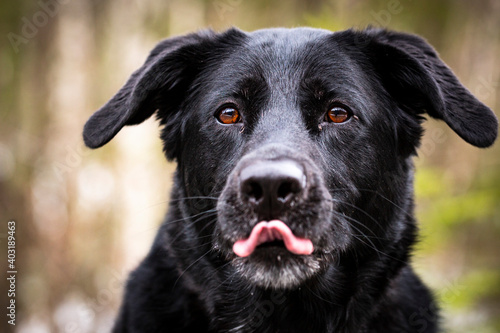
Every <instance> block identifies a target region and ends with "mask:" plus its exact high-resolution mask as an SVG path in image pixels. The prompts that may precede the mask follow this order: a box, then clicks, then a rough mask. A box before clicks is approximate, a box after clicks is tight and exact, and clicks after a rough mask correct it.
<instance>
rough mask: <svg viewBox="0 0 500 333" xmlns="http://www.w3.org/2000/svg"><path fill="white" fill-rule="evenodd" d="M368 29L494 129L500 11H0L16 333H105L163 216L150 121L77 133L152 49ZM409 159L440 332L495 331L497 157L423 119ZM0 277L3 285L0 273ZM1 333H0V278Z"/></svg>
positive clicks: (420, 264)
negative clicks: (176, 40) (109, 131)
mask: <svg viewBox="0 0 500 333" xmlns="http://www.w3.org/2000/svg"><path fill="white" fill-rule="evenodd" d="M304 25H307V26H314V27H321V28H326V29H331V30H339V29H345V28H349V27H357V28H363V27H366V26H367V25H374V26H382V27H388V28H393V29H398V30H404V31H408V32H413V33H417V34H420V35H422V36H424V37H425V38H426V39H427V40H428V41H429V42H430V43H431V44H432V45H434V46H435V48H436V49H437V50H438V52H439V53H440V55H441V57H442V58H443V59H444V60H445V62H447V63H448V65H449V66H450V67H451V68H452V69H453V70H454V71H455V73H456V74H457V76H458V77H459V78H460V79H461V81H462V82H463V83H464V84H465V86H466V87H468V88H469V89H470V90H471V91H472V92H473V93H474V94H475V95H476V96H477V97H478V98H479V99H480V100H481V101H482V102H484V103H486V104H487V105H489V106H490V107H491V108H493V109H494V110H496V112H497V115H500V113H499V112H500V1H497V0H479V1H466V0H461V1H460V0H457V1H452V0H448V1H436V0H425V1H423V0H421V1H412V0H380V1H379V0H373V1H357V0H350V1H347V0H346V1H322V0H307V1H299V0H292V1H264V0H253V1H250V0H166V1H153V0H92V1H83V0H80V1H77V0H40V1H32V0H16V1H2V2H0V35H1V36H2V42H1V43H0V223H1V228H0V247H1V250H0V255H1V256H0V268H1V269H2V272H6V271H7V270H8V268H7V259H6V258H7V253H6V251H7V222H8V221H9V220H15V221H16V227H17V229H16V247H17V248H16V250H17V258H16V260H17V261H16V268H17V271H18V273H17V281H16V282H17V284H16V289H17V290H16V310H17V321H16V326H15V331H16V332H22V333H28V332H29V333H31V332H36V333H45V332H78V333H87V332H108V331H109V330H110V327H111V325H112V322H113V318H114V316H115V314H116V311H117V308H118V306H119V302H120V298H121V296H122V288H123V284H124V281H125V279H126V277H127V275H128V273H129V272H130V270H131V269H133V268H134V267H135V266H136V265H137V264H138V263H139V261H140V260H141V258H142V257H143V256H144V255H145V254H146V252H147V251H148V249H149V246H150V245H151V243H152V238H153V237H154V235H155V232H156V229H157V227H158V225H159V223H160V221H161V219H162V216H163V214H164V213H165V211H166V208H167V202H168V193H169V187H170V185H171V179H172V172H173V170H174V167H175V166H174V165H172V164H168V163H167V162H166V161H165V159H164V157H163V156H162V154H161V144H160V140H159V130H158V128H157V123H156V122H155V121H154V120H153V119H150V120H148V121H147V122H145V123H144V124H142V125H141V126H137V127H129V128H126V129H125V130H123V131H122V132H121V133H119V134H118V135H117V137H116V138H115V139H114V140H113V141H112V142H111V143H110V144H108V145H106V146H105V147H103V148H101V149H99V150H96V151H91V150H89V149H86V148H84V146H83V143H82V138H81V132H82V127H83V124H84V123H85V121H86V119H87V118H88V117H89V116H90V115H91V114H92V112H93V111H94V110H96V109H98V108H99V107H100V106H101V105H102V104H104V103H105V102H106V101H107V100H108V99H109V98H110V97H111V96H112V95H113V94H114V93H115V92H116V91H117V90H118V89H119V88H120V87H121V86H122V84H123V83H124V82H125V80H126V79H127V78H128V76H129V75H130V74H131V73H132V72H133V71H134V70H135V69H136V68H138V67H139V66H140V65H141V64H142V62H143V61H144V60H145V58H146V56H147V54H148V52H149V50H150V49H151V48H152V47H153V46H154V45H155V44H156V42H157V41H158V40H160V39H162V38H165V37H169V36H174V35H179V34H184V33H187V32H192V31H196V30H198V29H201V28H205V27H212V28H213V29H215V30H223V29H226V28H228V27H230V26H237V27H239V28H241V29H243V30H254V29H259V28H264V27H273V26H285V27H296V26H304ZM425 127H426V135H425V137H424V139H423V143H422V147H421V149H420V151H419V158H418V159H416V164H417V170H418V171H417V174H416V192H417V215H418V218H419V221H420V227H421V242H420V243H419V245H418V246H417V251H416V253H415V256H414V263H415V266H416V268H417V270H418V272H419V273H420V275H421V276H422V277H423V279H424V280H425V281H426V283H427V284H428V285H429V286H431V287H432V288H433V290H434V291H435V294H436V295H437V297H438V299H439V302H440V305H441V307H442V309H443V322H444V325H445V327H446V329H447V331H448V332H460V333H461V332H468V333H471V332H474V333H479V332H481V333H490V332H492V333H493V332H500V245H499V243H500V144H498V143H497V144H496V146H494V147H493V148H490V149H486V150H480V149H477V148H474V147H472V146H469V145H468V144H466V143H465V142H463V141H461V140H460V139H459V138H458V137H457V136H456V135H455V134H454V133H453V132H452V131H451V130H450V129H449V128H447V127H446V125H444V124H443V123H438V122H435V121H429V122H428V123H426V124H425ZM2 276H4V274H3V273H2ZM0 286H1V296H0V300H1V304H0V308H2V309H4V310H2V311H1V312H2V316H1V317H0V318H2V319H1V320H0V331H2V332H7V331H10V330H12V327H11V326H10V325H8V324H7V319H6V316H5V314H3V311H6V310H5V309H6V307H7V302H8V298H7V289H8V286H7V280H6V279H5V278H2V279H1V280H0Z"/></svg>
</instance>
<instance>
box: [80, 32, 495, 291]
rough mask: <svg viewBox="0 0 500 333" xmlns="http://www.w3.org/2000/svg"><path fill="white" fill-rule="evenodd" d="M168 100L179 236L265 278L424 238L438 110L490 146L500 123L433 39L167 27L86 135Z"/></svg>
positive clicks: (295, 282)
mask: <svg viewBox="0 0 500 333" xmlns="http://www.w3.org/2000/svg"><path fill="white" fill-rule="evenodd" d="M154 113H156V116H157V117H158V119H159V120H160V123H161V125H162V126H163V129H162V134H161V138H162V139H163V141H164V150H165V153H166V156H167V158H169V159H175V160H176V161H177V163H178V169H177V175H176V179H177V186H176V188H175V191H177V192H178V193H177V194H176V197H178V198H179V199H181V200H180V201H181V204H179V205H180V206H181V207H180V209H178V210H179V211H180V212H182V213H181V215H182V219H181V222H178V223H183V226H182V227H179V228H177V229H175V232H176V233H179V234H181V236H180V237H179V235H176V237H172V242H175V241H178V242H181V243H179V244H181V245H183V246H185V248H191V249H196V248H197V247H196V246H198V248H204V249H207V248H208V250H209V251H212V252H211V253H215V257H217V260H222V261H223V262H224V263H227V262H229V263H230V264H231V265H230V266H229V267H232V269H233V271H234V272H236V274H239V275H240V276H243V277H244V278H245V279H247V280H250V281H251V282H252V283H253V284H254V285H257V286H261V287H265V288H269V287H270V288H293V287H296V286H299V285H300V284H302V283H303V282H305V281H306V280H308V279H311V278H313V277H314V276H317V275H319V274H321V272H322V271H324V270H326V269H339V270H340V268H339V267H341V266H342V264H341V263H342V262H343V260H344V261H345V260H346V258H349V260H356V262H358V263H362V262H363V261H365V260H369V258H371V257H374V256H377V255H380V253H385V254H388V253H389V254H390V253H392V252H391V251H392V249H395V248H398V247H404V248H406V250H407V249H408V248H409V246H410V245H411V242H412V237H414V234H413V233H414V221H413V220H412V218H411V216H410V215H409V213H410V214H411V211H412V163H411V157H412V156H414V155H415V154H416V149H417V148H418V146H419V142H420V137H421V135H422V132H423V130H422V126H421V123H422V120H423V119H424V118H423V115H424V114H427V115H429V116H431V117H433V118H436V119H440V120H443V121H445V122H446V123H447V124H448V125H449V126H450V127H451V128H452V129H453V130H454V131H455V132H456V133H457V134H458V135H459V136H460V137H462V138H463V139H464V140H465V141H467V142H468V143H470V144H472V145H475V146H478V147H488V146H490V145H491V144H492V143H493V142H494V140H495V138H496V135H497V120H496V117H495V116H494V114H493V113H492V111H491V110H490V109H489V108H488V107H486V106H485V105H483V104H482V103H481V102H479V101H478V100H477V99H476V98H475V97H474V96H473V95H471V93H470V92H469V91H468V90H467V89H466V88H464V87H463V86H462V85H461V84H460V82H459V81H458V80H457V78H456V77H455V75H454V74H453V73H452V72H451V70H450V69H449V68H448V67H447V66H446V65H445V64H444V63H443V62H442V61H441V60H440V59H439V58H438V56H437V54H436V52H435V51H434V50H433V49H432V47H430V46H429V45H428V44H427V43H426V42H425V41H424V40H423V39H421V38H419V37H416V36H413V35H409V34H404V33H397V32H390V31H386V30H379V29H369V30H365V31H353V30H348V31H343V32H336V33H332V32H329V31H324V30H317V29H306V28H300V29H269V30H260V31H256V32H252V33H245V32H242V31H239V30H236V29H231V30H228V31H226V32H224V33H220V34H218V33H213V32H210V31H206V32H200V33H197V34H192V35H187V36H183V37H177V38H172V39H167V40H164V41H162V42H160V43H159V44H158V45H157V46H156V48H155V49H154V50H153V51H152V52H151V54H150V56H149V57H148V59H147V60H146V62H145V64H144V65H143V66H142V67H141V68H140V69H139V70H137V71H136V72H135V73H133V74H132V76H131V77H130V79H129V80H128V81H127V83H126V84H125V85H124V86H123V88H121V90H120V91H119V92H118V93H117V94H116V95H115V96H114V97H113V98H112V99H111V100H110V101H109V102H108V103H107V104H106V105H104V106H103V107H102V108H101V109H100V110H98V111H97V112H96V113H95V114H94V115H93V116H92V117H91V118H90V119H89V121H88V122H87V124H86V125H85V129H84V140H85V143H86V144H87V146H89V147H91V148H97V147H100V146H102V145H104V144H105V143H107V142H108V141H109V140H111V139H112V138H113V137H114V135H115V134H116V133H117V132H118V131H119V130H120V129H121V128H122V127H123V126H125V125H134V124H138V123H141V122H142V121H144V120H145V119H147V118H148V117H150V116H151V115H153V114H154ZM194 198H199V200H191V199H194ZM200 200H201V202H203V203H204V204H203V205H200V204H199V202H200ZM210 213H216V218H212V217H209V216H210ZM188 238H189V240H187V239H188ZM179 239H180V240H179ZM207 239H209V240H210V241H209V242H207ZM182 242H183V243H182ZM188 245H189V246H188ZM193 251H195V250H193ZM201 253H203V252H201ZM403 253H406V252H405V251H403ZM221 258H222V259H221ZM396 259H403V260H404V258H396ZM214 260H215V259H214ZM190 264H191V262H188V263H186V265H190Z"/></svg>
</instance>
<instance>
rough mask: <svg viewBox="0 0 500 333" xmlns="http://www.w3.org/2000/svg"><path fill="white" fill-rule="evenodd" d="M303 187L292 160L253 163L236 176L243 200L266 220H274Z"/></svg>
mask: <svg viewBox="0 0 500 333" xmlns="http://www.w3.org/2000/svg"><path fill="white" fill-rule="evenodd" d="M305 186H306V175H305V173H304V168H303V167H302V166H301V165H300V164H299V163H297V162H295V161H293V160H288V159H287V160H276V161H256V162H253V163H251V164H249V165H247V166H246V167H244V168H243V169H242V170H241V172H240V190H241V195H242V198H243V200H244V201H246V202H248V203H249V204H251V205H252V206H254V208H256V209H257V210H258V213H260V215H262V218H264V219H266V220H270V219H273V218H278V217H279V215H280V213H282V210H283V208H284V207H285V204H288V203H290V202H291V201H293V199H294V198H295V197H296V196H297V195H299V194H300V193H301V192H302V191H303V190H304V188H305Z"/></svg>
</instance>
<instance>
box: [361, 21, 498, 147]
mask: <svg viewBox="0 0 500 333" xmlns="http://www.w3.org/2000/svg"><path fill="white" fill-rule="evenodd" d="M363 33H364V34H366V35H365V36H367V37H368V38H367V43H366V44H365V46H366V47H367V48H368V52H370V56H371V58H372V63H373V64H374V66H375V68H376V70H377V73H378V75H379V77H380V78H381V79H382V82H383V84H384V87H385V89H386V90H387V91H388V92H389V94H390V95H391V96H392V97H393V98H394V99H395V100H396V101H398V102H400V103H401V104H403V106H404V107H405V108H409V109H411V110H412V111H414V112H417V114H420V113H423V112H426V113H427V114H429V115H430V116H431V117H434V118H437V119H442V120H444V121H445V122H446V123H447V124H448V126H450V127H451V128H452V129H453V130H454V131H455V132H456V133H457V134H458V135H459V136H460V137H461V138H462V139H464V140H465V141H467V142H468V143H470V144H472V145H474V146H477V147H488V146H490V145H492V144H493V142H494V141H495V139H496V136H497V131H498V121H497V118H496V117H495V115H494V113H493V112H492V111H491V110H490V109H489V108H488V107H487V106H486V105H484V104H483V103H481V102H480V101H478V100H477V99H476V97H474V96H473V95H472V94H471V93H470V92H469V91H468V90H467V89H466V88H465V87H464V86H463V85H462V84H461V83H460V82H459V81H458V79H457V77H456V76H455V75H454V74H453V72H452V71H451V70H450V69H449V68H448V67H447V66H446V64H445V63H444V62H443V61H442V60H441V59H439V57H438V55H437V54H436V51H435V50H434V49H433V48H432V47H431V46H430V45H429V44H428V43H427V42H426V41H425V40H423V39H422V38H420V37H417V36H415V35H411V34H405V33H398V32H392V31H387V30H383V29H367V30H365V31H364V32H363Z"/></svg>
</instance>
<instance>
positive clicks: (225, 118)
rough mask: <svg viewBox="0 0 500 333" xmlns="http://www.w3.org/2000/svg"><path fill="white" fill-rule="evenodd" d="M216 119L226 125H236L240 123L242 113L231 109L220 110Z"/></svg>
mask: <svg viewBox="0 0 500 333" xmlns="http://www.w3.org/2000/svg"><path fill="white" fill-rule="evenodd" d="M215 117H216V118H217V120H219V121H220V122H221V123H223V124H226V125H230V124H236V123H237V122H239V121H240V113H239V112H238V110H236V109H235V108H231V107H227V108H224V109H222V110H220V111H219V112H217V114H216V115H215Z"/></svg>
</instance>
